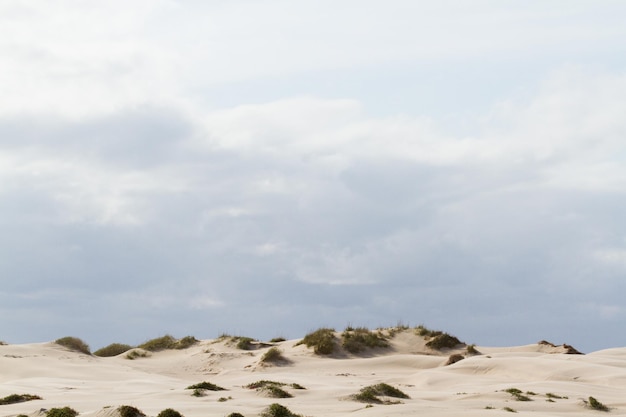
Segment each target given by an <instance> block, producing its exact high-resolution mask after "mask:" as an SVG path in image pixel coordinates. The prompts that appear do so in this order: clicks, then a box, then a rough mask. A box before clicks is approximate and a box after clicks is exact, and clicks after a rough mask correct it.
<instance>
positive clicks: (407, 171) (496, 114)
mask: <svg viewBox="0 0 626 417" xmlns="http://www.w3.org/2000/svg"><path fill="white" fill-rule="evenodd" d="M625 18H626V4H625V3H624V2H621V1H597V2H587V1H572V0H567V1H566V0H562V1H556V0H555V1H548V2H546V1H530V2H509V1H500V0H498V1H495V0H494V1H487V0H485V1H472V2H467V1H437V2H433V1H414V0H406V1H402V0H394V1H388V2H380V1H367V0H359V1H356V0H355V1H351V0H346V1H324V0H316V1H308V0H305V1H297V2H293V1H263V2H252V1H244V0H239V1H229V2H223V1H210V2H206V1H193V0H188V1H182V0H181V1H165V0H145V1H142V0H133V1H130V2H128V1H108V2H83V1H70V0H67V1H55V2H48V1H44V0H41V1H37V0H32V1H11V0H5V1H2V2H1V3H0V97H1V99H0V253H1V255H0V280H1V283H2V286H1V287H0V317H2V319H1V320H0V340H4V341H6V342H10V343H25V342H38V341H47V340H53V339H56V338H58V337H61V336H66V335H75V336H79V337H81V338H83V339H84V340H85V341H87V342H88V343H89V344H90V345H92V347H94V348H97V347H101V346H104V345H106V344H109V343H112V342H124V343H129V344H136V343H140V342H142V341H144V340H146V339H149V338H152V337H156V336H160V335H162V334H165V333H171V334H173V335H175V336H177V337H182V336H185V335H187V334H193V335H195V336H196V337H198V338H212V337H216V336H217V335H219V334H220V333H222V332H228V333H235V334H243V335H246V336H252V337H256V338H271V337H275V336H284V337H289V338H296V337H299V336H303V335H304V334H305V333H306V332H307V331H309V330H312V329H314V328H317V327H320V326H333V327H336V328H337V329H338V330H341V329H343V327H344V326H346V325H347V324H352V325H366V326H371V327H375V326H386V325H394V324H396V323H397V322H398V321H402V322H404V323H408V324H411V325H416V324H420V323H424V324H426V325H427V326H429V327H434V328H441V329H443V330H446V331H448V332H450V333H453V334H455V335H456V336H458V337H459V338H461V339H463V340H465V341H467V342H468V343H470V342H471V343H477V344H479V345H480V344H482V345H513V344H528V343H534V342H537V341H538V340H540V339H548V340H550V341H552V342H554V343H564V342H566V343H570V344H573V345H574V346H575V347H577V348H579V349H581V350H584V351H591V350H596V349H601V348H606V347H612V346H624V345H626V334H624V332H623V323H624V321H625V320H626V302H625V301H624V294H626V280H625V279H624V278H625V275H626V216H624V213H625V212H626V117H624V115H625V114H626V59H625V58H624V57H626V43H625V42H624V39H626V26H624V24H623V22H624V19H625Z"/></svg>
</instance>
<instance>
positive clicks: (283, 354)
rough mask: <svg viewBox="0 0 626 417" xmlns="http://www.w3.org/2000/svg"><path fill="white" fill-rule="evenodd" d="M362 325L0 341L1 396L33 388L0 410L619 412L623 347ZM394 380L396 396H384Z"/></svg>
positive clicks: (112, 415) (624, 382)
mask: <svg viewBox="0 0 626 417" xmlns="http://www.w3.org/2000/svg"><path fill="white" fill-rule="evenodd" d="M330 330H332V329H330ZM371 333H372V334H369V333H367V332H366V331H365V330H363V329H361V330H358V329H353V330H351V331H350V333H349V336H348V337H346V336H345V334H346V333H345V332H343V333H342V332H335V331H334V330H333V331H331V332H327V333H326V335H325V337H326V338H327V339H325V343H327V344H326V346H327V347H328V346H329V345H328V343H330V344H331V345H332V351H331V352H329V353H327V354H319V353H315V348H314V346H307V345H306V344H304V343H300V342H301V340H302V339H295V340H282V339H281V340H277V341H273V342H259V341H255V340H246V341H245V343H243V344H242V343H241V340H242V339H241V338H237V337H233V336H223V337H220V338H218V339H213V340H195V339H193V340H191V339H189V343H188V344H185V346H184V348H167V349H161V350H155V351H148V350H146V349H145V346H144V348H131V349H129V350H126V351H124V352H122V353H120V354H118V355H116V356H110V357H98V356H94V355H90V354H85V353H81V352H78V351H73V350H71V349H68V348H67V347H64V346H61V345H59V344H56V343H54V342H49V343H33V344H23V345H11V344H5V345H0V369H1V370H2V372H0V398H7V397H9V396H11V395H13V394H20V395H23V394H28V395H32V396H39V397H41V399H31V400H27V401H21V402H15V403H10V404H4V405H0V417H4V416H6V417H15V416H18V415H22V414H23V415H26V416H29V417H42V416H44V415H45V414H46V413H45V411H44V410H50V409H52V408H61V407H70V408H71V409H73V410H76V411H77V412H78V413H79V415H80V416H87V417H136V416H124V415H120V412H119V411H118V410H119V407H120V406H124V405H128V406H132V407H135V408H136V409H137V410H140V411H141V413H143V414H145V415H146V416H150V417H156V416H158V415H159V413H161V412H162V411H164V410H167V409H173V410H175V411H177V412H179V413H180V414H182V415H183V416H185V417H195V416H198V417H201V416H229V415H231V414H232V415H233V416H238V415H242V416H259V415H262V414H263V413H266V414H267V413H269V412H271V411H268V410H272V409H281V410H282V408H280V407H279V406H278V405H281V406H283V407H285V408H287V409H288V410H290V411H292V412H293V413H294V414H296V415H304V416H348V415H354V413H355V412H357V413H360V414H362V415H366V416H381V417H382V416H406V415H417V414H427V415H436V416H458V415H459V413H461V412H462V413H467V414H470V415H477V416H478V415H494V416H495V415H503V414H502V413H503V412H506V411H509V412H510V411H517V412H519V413H522V412H533V413H534V415H537V416H542V415H546V416H547V415H570V414H571V415H579V416H586V415H589V413H591V412H594V413H595V412H599V411H596V410H597V409H594V408H595V406H596V405H597V404H601V405H603V406H606V407H608V409H609V412H610V413H611V414H612V415H625V414H626V400H625V399H624V398H625V397H624V392H626V348H614V349H607V350H603V351H598V352H593V353H590V354H587V355H582V354H572V353H575V352H574V351H573V350H575V349H574V348H572V347H570V346H568V345H555V344H552V343H549V342H545V341H541V342H539V343H536V344H530V345H525V346H514V347H505V348H502V347H498V348H494V347H487V346H474V345H466V344H464V343H462V342H459V343H456V341H452V345H451V347H443V348H438V349H435V348H433V347H432V344H431V345H430V346H429V341H432V340H433V339H434V337H436V336H435V335H434V334H430V335H425V334H422V333H420V330H419V329H410V328H390V329H381V330H378V331H372V332H371ZM446 340H447V339H446ZM172 343H174V346H175V343H176V341H173V342H172ZM570 348H571V349H570ZM271 350H273V351H272V352H271V354H269V353H268V352H270V351H271ZM132 352H136V353H135V354H133V353H132ZM576 352H577V351H576ZM578 353H579V352H578ZM277 354H278V355H279V356H273V355H277ZM268 356H272V357H273V358H274V359H273V360H268V359H267V357H268ZM453 359H454V360H453ZM255 384H256V385H255ZM213 387H219V389H217V388H216V389H213ZM251 387H253V388H251ZM368 387H369V388H368ZM374 387H376V388H374ZM380 387H385V389H386V390H387V391H385V392H383V391H380ZM394 390H397V392H401V393H402V394H406V396H398V397H396V398H394V397H389V396H385V395H386V392H396V391H394ZM359 394H361V396H359ZM370 397H372V399H371V401H368V399H369V398H370ZM24 398H28V397H24ZM273 404H278V405H274V406H272V405H273ZM272 407H273V408H272ZM129 409H130V408H129ZM236 413H239V414H236ZM489 413H492V414H489ZM166 414H167V413H166Z"/></svg>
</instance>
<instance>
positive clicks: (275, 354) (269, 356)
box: [261, 347, 287, 363]
mask: <svg viewBox="0 0 626 417" xmlns="http://www.w3.org/2000/svg"><path fill="white" fill-rule="evenodd" d="M286 360H287V358H285V357H284V356H283V352H282V351H281V350H280V349H278V348H277V347H272V348H269V350H268V351H267V352H265V353H264V354H263V356H262V357H261V363H276V362H285V361H286Z"/></svg>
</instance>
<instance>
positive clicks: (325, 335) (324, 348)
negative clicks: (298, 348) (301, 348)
mask: <svg viewBox="0 0 626 417" xmlns="http://www.w3.org/2000/svg"><path fill="white" fill-rule="evenodd" d="M301 344H304V345H306V347H309V348H310V347H313V352H315V353H316V354H318V355H330V354H331V353H333V351H334V350H335V329H330V328H322V329H318V330H316V331H314V332H312V333H309V334H307V335H306V336H304V339H302V340H301V341H300V342H298V343H297V344H296V345H301Z"/></svg>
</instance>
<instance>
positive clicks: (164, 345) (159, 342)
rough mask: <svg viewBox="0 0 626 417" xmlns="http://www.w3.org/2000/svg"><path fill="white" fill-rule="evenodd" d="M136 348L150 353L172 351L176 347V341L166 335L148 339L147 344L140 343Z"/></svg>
mask: <svg viewBox="0 0 626 417" xmlns="http://www.w3.org/2000/svg"><path fill="white" fill-rule="evenodd" d="M138 347H139V348H141V349H144V350H147V351H150V352H159V351H161V350H166V349H174V348H175V347H176V339H174V337H173V336H170V335H169V334H166V335H165V336H161V337H157V338H154V339H150V340H148V341H147V342H144V343H142V344H141V345H139V346H138Z"/></svg>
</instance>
